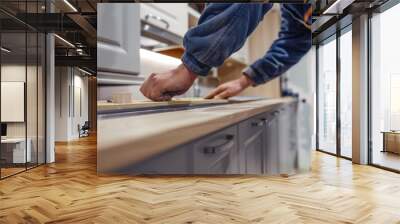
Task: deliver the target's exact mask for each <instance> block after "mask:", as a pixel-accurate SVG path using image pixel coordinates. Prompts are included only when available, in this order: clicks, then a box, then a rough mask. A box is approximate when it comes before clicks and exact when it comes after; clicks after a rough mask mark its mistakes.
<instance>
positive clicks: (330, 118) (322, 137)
mask: <svg viewBox="0 0 400 224" xmlns="http://www.w3.org/2000/svg"><path fill="white" fill-rule="evenodd" d="M317 63H318V79H317V80H318V124H317V125H318V135H317V136H318V139H317V143H318V145H317V147H318V149H319V150H322V151H326V152H329V153H336V39H333V40H331V41H329V42H327V43H325V44H322V45H320V46H319V48H318V61H317Z"/></svg>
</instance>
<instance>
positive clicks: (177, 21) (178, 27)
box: [140, 3, 188, 36]
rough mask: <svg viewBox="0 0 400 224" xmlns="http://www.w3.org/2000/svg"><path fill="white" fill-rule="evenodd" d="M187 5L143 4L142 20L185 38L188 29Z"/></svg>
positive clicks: (141, 5) (141, 9) (141, 6)
mask: <svg viewBox="0 0 400 224" xmlns="http://www.w3.org/2000/svg"><path fill="white" fill-rule="evenodd" d="M187 7H188V5H187V4H186V3H141V4H140V18H141V19H142V20H146V21H147V22H149V23H151V24H153V25H156V26H158V27H160V28H164V29H166V30H169V31H171V32H172V33H175V34H177V35H179V36H184V35H185V33H186V31H187V29H188V8H187Z"/></svg>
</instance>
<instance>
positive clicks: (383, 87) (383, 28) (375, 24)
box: [371, 5, 400, 170]
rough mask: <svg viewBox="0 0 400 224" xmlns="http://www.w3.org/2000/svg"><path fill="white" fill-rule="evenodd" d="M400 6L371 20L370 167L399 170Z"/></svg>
mask: <svg viewBox="0 0 400 224" xmlns="http://www.w3.org/2000/svg"><path fill="white" fill-rule="evenodd" d="M398 21H400V5H396V6H394V7H393V8H391V9H389V10H387V11H385V12H383V13H381V14H377V15H374V17H373V18H372V21H371V22H372V30H373V32H372V49H371V50H372V80H371V88H372V99H371V108H372V111H371V116H372V117H371V121H372V125H371V128H372V130H371V133H372V163H374V164H377V165H381V166H385V167H388V168H392V169H396V170H400V108H399V107H400V103H399V102H400V101H399V96H400V63H399V60H398V52H400V45H399V43H398V40H399V39H400V32H398V30H397V29H394V27H398V25H397V23H398Z"/></svg>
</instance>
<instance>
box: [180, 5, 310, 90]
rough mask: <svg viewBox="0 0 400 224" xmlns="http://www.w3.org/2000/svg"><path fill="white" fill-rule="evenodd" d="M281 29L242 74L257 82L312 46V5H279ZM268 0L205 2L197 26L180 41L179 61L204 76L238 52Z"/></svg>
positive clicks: (283, 68) (293, 61)
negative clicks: (263, 0)
mask: <svg viewBox="0 0 400 224" xmlns="http://www.w3.org/2000/svg"><path fill="white" fill-rule="evenodd" d="M280 6H281V15H282V16H281V17H282V18H281V30H280V32H279V37H278V39H277V40H275V41H274V43H273V44H272V46H271V48H270V49H269V50H268V51H267V53H266V54H265V55H264V56H263V57H262V58H260V59H258V60H257V61H256V62H254V63H253V64H252V65H250V66H249V67H248V68H246V69H245V70H244V73H245V74H246V75H247V76H248V77H249V78H250V79H252V80H253V82H254V83H255V84H256V85H258V84H261V83H265V82H267V81H269V80H271V79H273V78H275V77H277V76H279V75H281V74H282V73H284V72H286V71H287V70H288V69H289V68H290V67H291V66H293V65H295V64H296V63H297V62H298V61H299V60H300V59H301V58H302V57H303V56H304V55H305V54H306V53H307V52H308V50H309V49H310V48H311V29H310V26H311V14H310V12H311V5H310V4H280ZM271 8H272V4H270V3H212V4H208V5H207V7H206V8H205V10H204V12H203V14H202V15H201V17H200V20H199V23H198V25H197V26H196V27H193V28H192V29H190V30H189V31H188V32H187V33H186V35H185V37H184V40H183V45H184V48H185V53H184V55H183V56H182V62H183V64H185V65H186V67H187V68H188V69H189V70H191V71H192V72H194V73H196V74H197V75H200V76H206V75H207V74H208V72H209V71H210V69H211V68H212V67H218V66H220V65H222V64H223V63H224V61H225V59H227V58H228V57H229V56H230V55H231V54H233V53H234V52H236V51H238V50H239V49H240V48H241V47H242V46H243V45H244V43H245V41H246V39H247V37H248V36H249V35H250V34H251V33H252V32H253V31H254V29H255V28H256V27H257V25H258V23H259V22H260V21H261V20H262V19H263V17H264V15H265V14H266V13H267V12H268V11H269V10H270V9H271Z"/></svg>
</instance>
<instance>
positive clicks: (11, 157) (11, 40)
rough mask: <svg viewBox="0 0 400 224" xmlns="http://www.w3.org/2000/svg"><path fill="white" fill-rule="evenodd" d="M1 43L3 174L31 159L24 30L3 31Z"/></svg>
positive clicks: (15, 171)
mask: <svg viewBox="0 0 400 224" xmlns="http://www.w3.org/2000/svg"><path fill="white" fill-rule="evenodd" d="M1 46H2V48H3V49H7V50H2V51H1V54H2V55H1V122H2V139H1V161H2V162H1V167H2V168H1V173H2V177H5V176H9V175H12V174H14V173H17V172H20V171H23V170H25V165H26V161H27V159H28V160H29V159H30V154H29V153H30V151H29V150H28V152H27V150H26V146H27V144H26V127H27V126H26V119H25V91H26V74H27V73H26V69H27V67H26V33H25V32H7V33H6V32H3V33H2V34H1ZM28 145H29V144H28ZM28 149H29V147H28Z"/></svg>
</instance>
